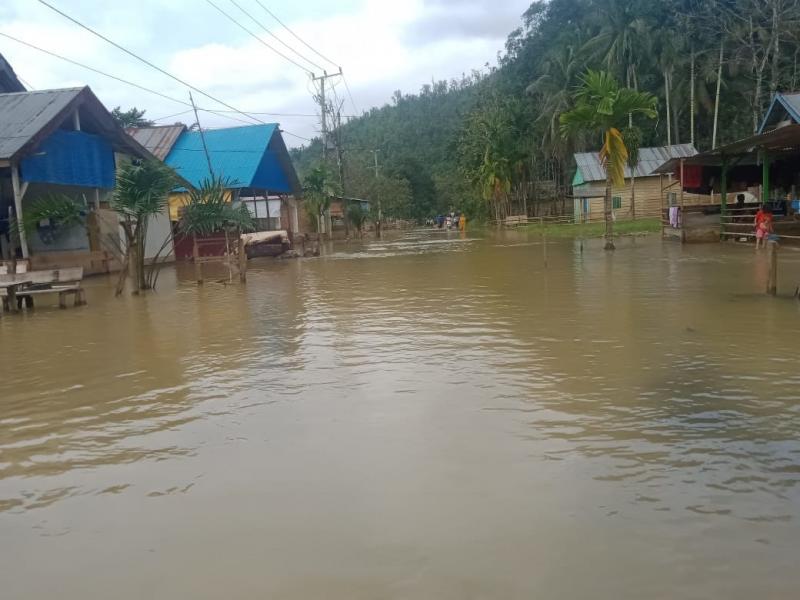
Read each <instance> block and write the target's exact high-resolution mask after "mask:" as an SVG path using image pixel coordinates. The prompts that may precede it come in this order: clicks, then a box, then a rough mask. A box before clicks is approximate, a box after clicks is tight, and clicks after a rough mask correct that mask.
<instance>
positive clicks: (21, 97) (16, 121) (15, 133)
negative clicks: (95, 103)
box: [0, 88, 84, 160]
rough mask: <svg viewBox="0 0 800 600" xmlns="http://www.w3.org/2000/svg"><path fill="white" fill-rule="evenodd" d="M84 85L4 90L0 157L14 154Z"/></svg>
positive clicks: (0, 102) (0, 97) (0, 100)
mask: <svg viewBox="0 0 800 600" xmlns="http://www.w3.org/2000/svg"><path fill="white" fill-rule="evenodd" d="M83 89H84V88H69V89H63V90H43V91H41V92H16V93H13V94H0V159H3V160H8V159H9V158H11V157H13V156H14V155H15V154H16V153H17V152H19V150H20V149H22V147H23V146H25V144H27V143H28V142H29V141H30V139H31V138H32V137H33V136H35V135H36V134H37V133H39V132H40V131H41V130H42V129H43V128H44V127H46V126H47V125H48V124H49V123H50V122H51V121H52V120H53V119H54V118H56V117H57V116H58V114H59V113H60V112H61V111H62V110H64V109H65V108H66V107H67V106H68V105H69V104H70V102H72V101H73V100H74V99H75V98H76V97H77V96H78V95H79V94H80V93H81V92H82V91H83Z"/></svg>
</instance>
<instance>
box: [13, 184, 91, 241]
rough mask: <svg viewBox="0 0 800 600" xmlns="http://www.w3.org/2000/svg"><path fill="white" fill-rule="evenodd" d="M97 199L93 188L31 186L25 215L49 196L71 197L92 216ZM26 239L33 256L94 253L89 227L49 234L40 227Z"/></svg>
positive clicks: (23, 208) (26, 195)
mask: <svg viewBox="0 0 800 600" xmlns="http://www.w3.org/2000/svg"><path fill="white" fill-rule="evenodd" d="M94 195H95V191H94V189H92V188H82V187H73V186H64V185H47V184H40V183H31V184H29V185H28V190H27V191H26V192H25V196H24V198H23V199H22V212H23V214H25V211H26V209H29V208H32V207H34V206H35V205H36V203H37V202H39V201H43V200H44V199H46V198H47V197H48V196H67V197H69V198H71V199H72V200H73V201H74V202H75V203H76V204H78V205H79V206H81V207H83V208H84V209H85V210H86V212H87V213H88V211H89V208H90V206H93V204H94ZM26 237H27V239H28V248H29V249H30V252H31V254H42V253H46V252H76V251H88V250H90V246H89V234H88V232H87V230H86V226H85V225H75V226H73V227H68V228H59V229H56V230H49V229H48V228H47V227H46V226H43V227H37V228H36V229H34V230H32V231H30V232H29V233H28V234H27V236H26Z"/></svg>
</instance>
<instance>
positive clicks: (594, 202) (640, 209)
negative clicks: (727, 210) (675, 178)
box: [573, 177, 719, 222]
mask: <svg viewBox="0 0 800 600" xmlns="http://www.w3.org/2000/svg"><path fill="white" fill-rule="evenodd" d="M664 182H665V185H666V179H665V180H664ZM670 191H674V192H675V193H677V194H678V201H679V202H680V186H678V185H676V186H674V187H673V188H671V189H670ZM604 193H605V185H604V184H603V183H587V184H583V185H577V186H575V187H574V188H573V195H574V196H575V219H576V221H585V222H593V221H602V220H603V219H604V213H603V211H604V207H603V198H602V197H599V198H588V199H587V204H588V209H589V213H588V215H584V214H582V212H583V211H582V210H581V206H580V205H581V204H582V201H581V195H585V196H602V195H603V194H604ZM611 195H612V197H613V196H619V197H620V198H621V199H622V207H621V208H619V209H616V210H614V216H615V217H616V218H617V220H620V221H624V220H626V219H630V218H631V183H630V180H626V183H625V187H623V188H617V189H614V190H613V191H612V192H611ZM662 196H663V194H662V191H661V178H660V177H637V179H636V218H637V219H647V218H653V219H657V218H660V217H661V210H662V203H663V205H664V206H666V200H665V199H663V198H662ZM683 201H684V204H685V205H686V206H697V205H705V204H719V196H715V197H714V198H713V199H712V197H711V196H704V195H700V194H689V193H684V198H683Z"/></svg>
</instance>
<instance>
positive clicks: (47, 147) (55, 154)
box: [20, 130, 115, 189]
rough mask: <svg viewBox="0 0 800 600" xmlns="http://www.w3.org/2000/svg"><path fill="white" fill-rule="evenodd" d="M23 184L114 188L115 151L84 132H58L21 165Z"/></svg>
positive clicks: (96, 137)
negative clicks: (26, 182)
mask: <svg viewBox="0 0 800 600" xmlns="http://www.w3.org/2000/svg"><path fill="white" fill-rule="evenodd" d="M20 167H21V177H22V180H23V181H29V182H31V183H55V184H59V185H75V186H80V187H92V188H105V189H111V188H113V187H114V171H115V166H114V150H113V149H112V148H111V144H109V143H108V141H106V140H105V139H104V138H102V137H99V136H96V135H92V134H90V133H85V132H83V131H62V130H59V131H56V132H54V133H53V134H52V135H50V137H48V138H47V139H46V140H45V141H44V142H42V144H41V145H40V146H39V148H38V149H37V150H36V152H34V153H33V154H32V155H30V156H28V157H27V158H24V159H22V161H21V163H20Z"/></svg>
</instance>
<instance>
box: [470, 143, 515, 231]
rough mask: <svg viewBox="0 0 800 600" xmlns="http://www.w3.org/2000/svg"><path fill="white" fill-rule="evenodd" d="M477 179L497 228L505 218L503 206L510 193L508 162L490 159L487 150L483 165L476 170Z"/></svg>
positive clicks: (501, 159) (500, 159) (490, 156)
mask: <svg viewBox="0 0 800 600" xmlns="http://www.w3.org/2000/svg"><path fill="white" fill-rule="evenodd" d="M478 178H479V183H480V186H481V191H482V193H483V199H484V200H487V201H488V202H489V203H490V204H491V206H492V207H493V208H494V217H495V221H496V222H497V225H498V227H499V226H500V223H501V221H502V220H503V217H504V216H505V204H506V203H507V201H508V193H509V192H510V191H511V173H510V168H509V163H508V160H507V159H505V158H494V157H492V155H491V152H490V150H489V148H487V149H486V154H485V155H484V157H483V163H481V165H480V167H479V168H478Z"/></svg>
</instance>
